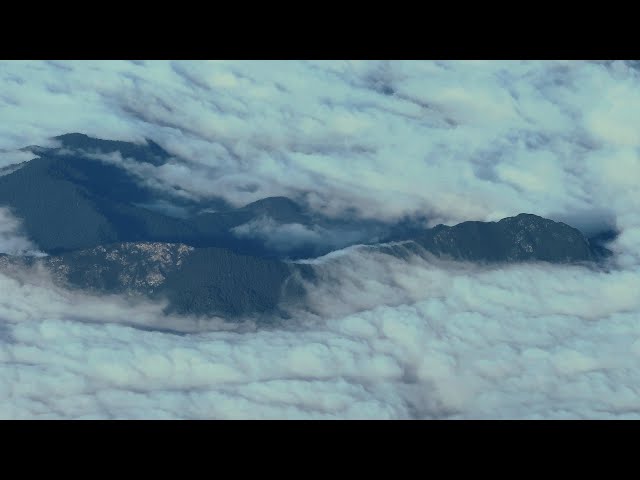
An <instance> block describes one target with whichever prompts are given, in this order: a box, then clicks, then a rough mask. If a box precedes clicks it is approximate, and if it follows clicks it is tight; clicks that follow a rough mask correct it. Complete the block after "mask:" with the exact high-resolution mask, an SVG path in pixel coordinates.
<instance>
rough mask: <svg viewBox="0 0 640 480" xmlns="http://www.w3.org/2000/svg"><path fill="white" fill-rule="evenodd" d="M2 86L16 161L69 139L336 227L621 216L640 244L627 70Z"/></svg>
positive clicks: (507, 68) (63, 70)
mask: <svg viewBox="0 0 640 480" xmlns="http://www.w3.org/2000/svg"><path fill="white" fill-rule="evenodd" d="M0 71H1V72H2V73H0V85H2V89H1V90H2V92H3V93H2V95H1V96H0V102H2V103H0V107H1V108H0V116H1V118H3V119H5V120H7V121H5V122H2V126H0V148H3V149H7V150H11V149H16V148H19V147H22V146H24V145H27V144H32V143H42V142H43V139H44V138H45V137H47V136H51V135H56V134H62V133H67V132H70V131H82V132H84V133H87V134H90V135H95V136H98V137H102V138H116V139H123V140H133V141H144V140H143V139H144V138H145V137H149V138H153V139H155V140H156V141H158V142H159V143H160V144H161V145H163V146H164V147H166V148H167V149H168V150H169V151H171V152H172V153H174V154H176V155H179V156H181V157H183V158H184V159H186V162H181V161H173V162H170V163H169V164H167V165H164V166H161V167H158V168H155V169H152V170H154V173H150V172H145V176H146V177H147V178H149V179H150V180H153V181H157V182H159V183H160V184H163V185H165V186H169V185H179V186H181V187H182V188H183V189H185V190H186V191H188V192H191V193H192V194H193V195H199V196H207V195H211V194H212V192H214V193H215V194H216V195H217V194H221V195H223V196H224V197H226V198H227V199H228V200H230V201H231V202H233V203H234V204H236V205H242V204H246V203H249V202H250V201H254V200H257V199H260V198H264V197H266V196H271V195H289V196H293V197H296V196H300V197H304V199H306V201H307V202H309V203H310V205H311V206H313V207H315V208H317V209H321V210H324V211H325V212H326V213H333V214H338V213H339V212H341V211H342V210H344V209H346V208H349V207H353V208H355V209H356V210H357V211H358V212H359V214H360V215H362V216H367V217H374V218H378V219H381V218H397V217H399V216H402V215H403V214H411V213H426V214H428V215H429V217H430V218H431V219H432V221H433V222H445V223H452V222H458V221H464V220H469V219H477V220H495V219H498V218H502V217H505V216H508V215H512V214H517V213H520V212H530V213H537V214H540V215H544V216H554V217H558V218H564V217H567V216H570V215H572V214H573V213H574V212H576V211H579V212H590V211H592V210H593V209H598V210H602V209H607V210H611V212H609V213H607V219H609V220H613V221H614V222H615V223H616V224H618V225H619V226H620V227H621V228H625V227H626V226H627V224H628V221H629V220H628V219H626V218H622V212H621V211H620V209H623V210H625V211H631V210H632V209H633V207H637V206H638V203H637V202H638V201H639V200H638V198H640V196H639V195H638V188H639V187H638V182H637V181H636V179H637V178H638V177H639V176H640V163H639V161H638V156H637V152H638V148H639V147H640V133H639V132H638V129H637V127H636V124H637V121H636V120H637V112H638V110H639V107H640V95H639V94H638V92H640V89H639V88H638V87H639V72H638V71H637V70H635V69H634V68H632V67H631V66H630V64H627V63H625V62H607V63H602V62H575V61H572V62H558V61H553V62H550V61H547V62H479V61H475V62H401V61H391V62H348V61H338V62H325V61H322V62H294V61H285V62H270V61H267V62H260V61H243V62H227V61H216V62H157V61H151V62H104V61H103V62H86V61H83V62H62V63H61V62H5V63H3V64H2V69H1V70H0ZM612 197H614V201H613V202H611V199H612ZM615 199H619V200H621V201H622V202H623V203H624V205H622V206H621V205H617V204H616V203H617V202H616V200H615ZM611 203H613V204H611ZM636 210H637V208H636Z"/></svg>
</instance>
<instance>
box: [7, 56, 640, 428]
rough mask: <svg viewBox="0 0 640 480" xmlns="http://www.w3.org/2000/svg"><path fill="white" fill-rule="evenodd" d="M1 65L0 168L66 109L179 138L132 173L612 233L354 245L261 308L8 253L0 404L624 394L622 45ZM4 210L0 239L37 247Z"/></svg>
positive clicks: (373, 209) (626, 152) (626, 80)
mask: <svg viewBox="0 0 640 480" xmlns="http://www.w3.org/2000/svg"><path fill="white" fill-rule="evenodd" d="M0 85H1V88H0V92H1V93H0V119H2V120H4V121H2V122H0V150H1V152H0V167H3V166H5V165H11V164H12V163H15V161H17V160H19V161H23V160H26V159H27V158H23V157H24V155H23V153H22V152H17V149H19V148H21V147H24V146H26V145H30V144H40V145H43V144H45V143H46V139H47V138H48V137H51V136H53V135H59V134H63V133H68V132H73V131H80V132H82V133H86V134H89V135H93V136H98V137H101V138H109V139H121V140H131V141H140V142H143V141H144V138H151V139H153V140H154V141H156V142H158V143H159V144H160V145H162V146H163V147H164V148H166V149H167V150H168V151H169V152H170V153H171V154H173V155H175V158H174V159H173V160H171V161H170V162H169V163H168V164H166V165H163V166H160V167H148V168H147V167H145V168H147V170H148V171H145V175H144V178H146V180H145V181H149V182H153V185H154V186H155V187H156V188H173V187H174V186H178V187H180V188H181V189H183V190H184V191H185V192H187V193H188V194H189V195H192V196H194V197H202V198H205V197H207V196H208V195H211V194H212V192H215V194H216V195H222V196H223V197H224V198H226V199H227V200H228V201H229V202H231V203H232V204H235V205H238V206H240V205H243V204H246V203H248V202H251V201H254V200H258V199H260V198H263V197H266V196H270V195H287V196H290V197H292V198H295V199H298V200H300V201H303V202H306V204H307V205H308V206H310V207H311V208H314V209H316V210H318V211H319V212H322V213H324V214H327V215H333V216H336V217H340V216H341V215H343V214H344V213H345V212H346V211H349V212H350V213H352V212H353V210H355V211H356V212H357V215H359V216H361V217H363V218H374V219H383V220H394V219H399V218H401V217H403V216H405V215H414V214H416V215H418V214H426V216H427V217H428V218H429V219H430V221H431V223H432V224H433V223H449V224H453V223H456V222H459V221H464V220H497V219H499V218H502V217H505V216H509V215H514V214H517V213H521V212H527V213H535V214H538V215H542V216H546V217H550V218H553V219H556V220H562V221H566V222H567V223H570V224H572V225H574V226H576V227H578V228H581V229H583V231H585V232H589V231H597V230H598V229H602V228H610V227H613V228H615V229H617V230H618V231H619V232H620V234H619V236H618V238H617V239H616V240H615V241H614V242H613V243H612V244H611V245H610V248H611V249H612V250H613V251H614V253H615V255H614V258H613V260H612V261H611V263H610V264H609V265H607V268H589V267H585V266H553V265H548V264H535V263H532V264H518V265H509V266H500V267H498V266H495V267H487V266H480V265H471V264H466V263H461V262H459V263H452V262H443V261H439V260H437V259H434V258H432V257H430V256H428V255H417V254H408V255H407V256H406V258H404V259H403V258H394V257H392V256H389V255H384V254H382V253H380V252H378V251H376V250H375V249H371V248H368V247H349V248H347V249H344V250H341V251H338V252H334V253H331V254H329V255H327V256H325V257H322V258H320V259H316V260H312V261H311V263H312V264H313V265H314V268H316V270H317V272H318V273H319V278H320V280H319V282H318V283H317V284H316V285H314V286H313V288H311V289H310V290H309V293H308V297H307V298H306V299H305V301H304V303H303V304H301V305H295V306H291V312H290V313H291V316H292V318H291V319H289V320H288V321H287V322H285V323H282V324H277V325H278V326H270V327H268V328H267V327H264V326H261V325H260V319H259V318H258V319H255V318H254V319H250V321H247V322H245V323H243V324H242V326H240V327H238V326H235V325H233V324H229V323H228V322H226V321H225V319H212V320H207V319H195V318H180V317H171V316H167V315H164V314H163V313H162V305H157V304H149V303H145V302H141V301H137V302H134V301H133V300H131V299H124V298H119V297H93V296H91V295H88V294H85V293H81V292H74V291H69V290H65V289H62V288H60V287H56V286H54V285H53V283H52V282H51V280H50V279H49V278H48V276H47V274H46V273H45V272H39V271H32V270H30V271H14V272H6V273H2V274H0V417H2V418H15V417H17V418H34V417H35V418H41V417H53V418H96V417H97V418H303V417H311V418H582V417H586V418H610V417H623V418H635V417H638V416H639V414H640V400H639V399H640V395H639V394H640V373H639V371H638V369H637V368H636V366H637V363H638V361H640V322H639V321H640V296H639V295H638V294H637V292H638V285H640V213H638V212H640V186H639V185H640V126H639V125H640V122H639V121H638V120H640V114H638V113H637V112H640V88H639V87H640V72H638V71H637V70H636V69H635V68H634V64H632V63H627V62H575V61H573V62H557V61H553V62H552V61H549V62H529V61H527V62H505V61H503V62H499V61H494V62H479V61H475V62H400V61H389V62H385V61H380V62H371V61H367V62H346V61H338V62H297V61H296V62H294V61H290V62H249V61H246V62H227V61H223V62H2V63H0ZM16 159H17V160H16ZM122 165H123V166H125V168H127V165H129V168H132V169H134V168H137V167H135V166H134V164H133V163H130V162H126V161H122ZM134 173H135V172H134ZM140 177H142V175H140ZM0 214H1V216H0V225H2V226H0V247H2V248H0V250H2V251H4V252H5V253H15V252H16V251H17V250H28V249H34V248H37V246H33V245H31V243H30V242H29V240H28V239H26V238H24V237H23V236H21V234H20V229H19V219H15V218H14V217H12V216H11V214H10V211H9V210H6V209H5V210H2V211H0ZM262 227H263V229H264V228H266V227H268V225H267V226H266V227H265V226H264V225H263V226H262ZM317 233H318V232H312V234H313V235H315V234H317ZM310 235H311V234H310ZM313 238H315V237H313ZM3 249H4V250H3Z"/></svg>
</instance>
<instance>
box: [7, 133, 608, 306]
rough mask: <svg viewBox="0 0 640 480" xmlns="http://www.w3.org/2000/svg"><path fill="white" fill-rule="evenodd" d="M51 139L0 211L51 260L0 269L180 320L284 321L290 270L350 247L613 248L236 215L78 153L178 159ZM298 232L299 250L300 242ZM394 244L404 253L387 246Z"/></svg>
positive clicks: (555, 229)
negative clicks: (46, 274)
mask: <svg viewBox="0 0 640 480" xmlns="http://www.w3.org/2000/svg"><path fill="white" fill-rule="evenodd" d="M56 139H57V140H58V141H59V142H60V144H61V145H62V148H42V147H37V148H36V147H30V148H31V149H32V150H31V151H33V152H34V153H36V154H37V155H38V158H35V159H33V160H31V161H28V162H24V164H21V165H20V167H19V168H17V169H11V170H10V171H8V170H7V172H6V173H5V174H4V175H3V176H0V206H8V207H9V208H10V209H11V210H12V212H13V213H14V215H16V216H17V217H19V218H20V219H21V220H22V222H23V227H24V230H25V233H26V235H27V236H28V237H29V238H30V239H31V240H32V241H34V242H35V243H36V244H37V245H38V248H40V249H41V250H43V251H45V252H47V253H49V254H50V256H48V257H45V258H34V257H11V256H6V255H0V267H1V266H5V267H7V266H11V265H26V266H28V265H34V264H41V265H43V266H45V267H46V268H47V269H49V270H50V271H51V272H52V273H54V277H55V278H57V280H58V281H60V282H63V283H64V284H65V285H70V286H73V287H76V288H82V289H89V290H93V291H97V292H109V293H120V294H128V295H144V296H147V297H149V298H153V299H160V298H163V299H167V300H168V301H169V307H168V308H169V310H170V311H175V312H178V313H190V314H197V315H224V316H227V317H241V316H245V315H253V314H258V313H266V312H271V313H273V312H277V311H279V306H280V304H281V303H282V301H283V300H288V299H296V298H301V297H303V296H304V288H303V287H302V284H300V283H299V282H297V281H295V278H297V276H298V275H301V276H302V277H304V278H305V279H307V280H313V279H314V268H313V266H310V265H304V264H296V263H291V262H288V261H287V260H291V259H300V258H308V257H317V256H320V255H324V254H326V253H329V252H330V251H332V250H337V249H340V248H344V247H346V246H349V245H353V244H369V245H373V246H374V247H375V248H377V249H379V251H382V252H384V253H387V254H390V255H394V256H397V257H400V258H407V259H408V258H409V256H410V255H411V254H412V253H420V252H422V251H427V252H430V253H432V254H434V255H436V256H439V257H443V258H447V259H451V260H464V261H473V262H483V263H495V262H498V263H499V262H525V261H544V262H550V263H583V262H597V261H599V260H602V259H603V258H606V257H607V256H608V255H610V252H609V251H608V250H607V249H606V243H607V242H608V241H611V240H612V239H614V238H615V232H612V231H607V232H601V233H600V234H598V235H595V236H594V237H592V238H591V239H587V238H585V236H584V235H583V234H582V233H581V232H580V231H579V230H577V229H575V228H573V227H571V226H569V225H567V224H565V223H561V222H554V221H552V220H549V219H545V218H542V217H539V216H536V215H533V214H519V215H517V216H514V217H508V218H505V219H502V220H500V221H498V222H477V221H469V222H463V223H460V224H458V225H454V226H445V225H437V226H435V227H433V228H429V229H427V228H425V227H424V224H425V223H426V219H424V218H421V219H404V220H402V221H399V222H396V223H394V224H387V223H384V222H376V221H370V220H357V219H339V220H336V219H330V218H327V217H324V216H322V215H321V214H318V213H316V212H313V211H310V210H309V209H307V208H306V207H305V206H304V205H301V204H299V203H297V202H295V201H294V200H292V199H289V198H287V197H269V198H264V199H260V200H257V201H255V202H252V203H249V204H248V205H245V206H243V207H240V208H233V207H231V206H229V205H228V204H226V202H224V201H222V200H219V199H218V200H216V199H215V198H212V199H204V200H190V199H188V198H187V199H185V197H184V196H176V195H173V194H172V192H167V191H159V190H157V189H154V188H153V187H151V186H149V185H147V184H146V183H145V182H144V181H142V180H141V179H140V178H137V177H136V176H135V175H134V174H132V173H130V172H129V171H128V170H127V169H125V168H123V166H122V165H119V164H117V163H110V162H105V161H102V160H100V159H97V158H95V157H92V156H87V155H86V153H83V152H100V153H113V152H115V151H118V152H120V153H121V154H122V155H123V156H126V157H128V158H132V159H134V161H140V162H142V163H146V164H149V165H150V168H156V167H158V166H159V165H163V164H164V162H167V161H169V159H170V158H171V156H170V155H169V154H168V153H167V152H165V151H164V150H163V149H162V148H161V147H160V146H158V145H157V144H155V143H153V142H151V141H147V144H146V145H134V144H130V143H127V142H117V141H110V140H100V139H93V138H91V137H87V136H86V135H82V134H68V135H63V136H61V137H56ZM159 202H167V203H168V204H171V205H175V206H177V207H179V208H183V209H184V210H185V211H187V212H190V213H189V214H187V215H185V216H184V217H182V218H178V217H176V216H172V215H168V214H165V213H163V212H162V210H160V211H158V210H154V209H149V208H145V207H144V206H143V205H147V204H158V203H159ZM211 210H215V211H211ZM292 227H295V228H292ZM300 232H302V234H303V236H302V240H300V239H296V235H300ZM308 239H311V240H308ZM392 241H393V242H397V241H402V242H405V243H404V244H403V245H387V244H385V242H392ZM278 242H280V243H278ZM305 242H306V243H305ZM314 242H315V243H314ZM376 245H377V246H376ZM422 249H423V250H422Z"/></svg>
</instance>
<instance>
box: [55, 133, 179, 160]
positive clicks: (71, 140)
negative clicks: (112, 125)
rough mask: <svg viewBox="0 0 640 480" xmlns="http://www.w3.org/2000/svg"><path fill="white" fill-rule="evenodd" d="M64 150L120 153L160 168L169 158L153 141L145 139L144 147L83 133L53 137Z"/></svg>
mask: <svg viewBox="0 0 640 480" xmlns="http://www.w3.org/2000/svg"><path fill="white" fill-rule="evenodd" d="M54 140H57V141H59V142H60V143H61V144H62V146H63V147H64V148H68V149H71V150H81V151H87V152H101V153H113V152H120V154H121V155H122V156H123V157H125V158H133V159H135V160H137V161H140V162H145V163H150V164H152V165H155V166H160V165H163V164H164V163H166V161H167V160H168V159H169V157H170V156H171V155H170V154H169V153H168V152H167V151H166V150H164V149H163V148H162V147H161V146H160V145H158V144H157V143H155V142H154V141H153V140H150V139H146V138H145V141H146V142H147V144H146V145H140V144H137V143H133V142H123V141H119V140H103V139H100V138H94V137H90V136H88V135H85V134H84V133H77V132H74V133H65V134H64V135H58V136H57V137H54Z"/></svg>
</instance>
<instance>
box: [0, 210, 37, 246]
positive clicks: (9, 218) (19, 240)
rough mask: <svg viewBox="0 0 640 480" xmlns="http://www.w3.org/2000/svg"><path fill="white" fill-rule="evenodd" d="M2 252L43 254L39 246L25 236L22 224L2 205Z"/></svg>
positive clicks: (0, 226)
mask: <svg viewBox="0 0 640 480" xmlns="http://www.w3.org/2000/svg"><path fill="white" fill-rule="evenodd" d="M0 253H5V254H9V255H34V256H42V255H44V253H42V252H40V251H39V250H38V249H37V247H36V246H35V245H34V244H33V243H32V242H31V241H30V240H29V239H28V238H27V237H25V236H24V234H23V232H22V224H21V222H20V220H19V219H17V218H16V217H14V216H13V214H12V213H11V211H10V210H9V209H8V208H7V207H0Z"/></svg>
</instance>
